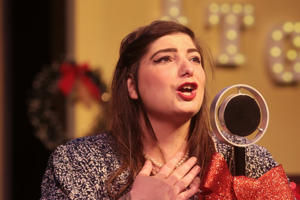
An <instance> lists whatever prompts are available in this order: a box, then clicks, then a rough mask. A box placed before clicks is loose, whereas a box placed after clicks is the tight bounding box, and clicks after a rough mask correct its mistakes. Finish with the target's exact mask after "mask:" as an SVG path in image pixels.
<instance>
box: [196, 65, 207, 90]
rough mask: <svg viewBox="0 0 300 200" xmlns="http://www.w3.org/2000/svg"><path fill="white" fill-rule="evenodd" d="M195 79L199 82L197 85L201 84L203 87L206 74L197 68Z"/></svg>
mask: <svg viewBox="0 0 300 200" xmlns="http://www.w3.org/2000/svg"><path fill="white" fill-rule="evenodd" d="M196 78H197V80H198V82H199V84H201V86H203V87H205V83H206V74H205V72H204V70H203V68H199V69H198V70H197V71H196Z"/></svg>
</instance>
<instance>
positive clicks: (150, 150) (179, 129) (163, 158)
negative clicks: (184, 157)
mask: <svg viewBox="0 0 300 200" xmlns="http://www.w3.org/2000/svg"><path fill="white" fill-rule="evenodd" d="M149 120H150V122H151V126H152V128H153V131H154V134H155V136H156V138H157V141H155V140H153V138H152V137H151V133H150V132H149V130H147V128H146V126H144V123H142V127H143V132H144V139H143V145H144V153H145V154H147V155H148V156H149V157H151V158H153V159H155V160H157V161H158V162H161V163H166V162H168V161H169V160H170V159H171V158H173V157H174V155H175V154H176V153H177V152H180V151H181V152H184V153H185V150H186V145H187V142H186V141H187V136H188V131H189V125H190V120H189V121H185V122H182V123H174V122H171V121H170V120H162V119H161V118H160V119H156V118H153V117H151V116H149ZM142 121H144V120H142Z"/></svg>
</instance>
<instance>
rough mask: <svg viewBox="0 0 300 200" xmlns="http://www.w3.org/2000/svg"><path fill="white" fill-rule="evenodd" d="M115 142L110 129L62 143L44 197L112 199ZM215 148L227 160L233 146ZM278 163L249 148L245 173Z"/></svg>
mask: <svg viewBox="0 0 300 200" xmlns="http://www.w3.org/2000/svg"><path fill="white" fill-rule="evenodd" d="M116 148H117V147H116V146H115V145H114V141H113V139H112V137H111V136H110V135H109V134H107V133H102V134H99V135H97V136H89V137H84V138H78V139H75V140H72V141H70V142H68V143H67V144H65V145H61V146H59V147H58V148H57V149H56V151H55V152H53V154H52V155H51V157H50V159H49V162H48V167H47V169H46V172H45V175H44V178H43V181H42V186H41V192H42V196H41V199H43V200H44V199H53V200H58V199H103V200H104V199H110V198H109V196H108V191H107V187H106V185H105V182H106V180H107V179H108V178H109V176H110V174H111V173H112V172H113V171H114V170H115V169H116V168H118V167H119V166H120V160H119V158H118V157H117V154H116ZM216 150H217V151H218V152H219V153H221V154H223V156H224V158H225V159H226V160H227V161H228V160H229V159H230V158H231V154H232V147H231V146H229V145H226V144H223V143H218V142H217V143H216ZM275 166H277V163H276V162H275V161H274V160H273V158H272V156H271V155H270V153H269V152H268V151H267V150H266V149H265V148H263V147H261V146H257V145H252V146H249V147H247V148H246V176H248V177H252V178H258V177H260V176H261V175H263V174H264V173H266V172H267V171H269V170H270V169H272V168H273V167H275ZM127 177H128V172H124V173H123V174H121V175H120V177H119V178H118V180H117V181H116V183H115V184H114V185H113V188H112V189H113V190H115V191H118V190H119V188H120V186H122V185H123V184H125V183H126V180H127Z"/></svg>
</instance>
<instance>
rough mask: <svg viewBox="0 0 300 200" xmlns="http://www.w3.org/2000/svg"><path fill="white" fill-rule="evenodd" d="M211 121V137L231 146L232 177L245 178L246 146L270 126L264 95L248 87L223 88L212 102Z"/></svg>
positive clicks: (260, 136) (257, 138)
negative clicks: (233, 163)
mask: <svg viewBox="0 0 300 200" xmlns="http://www.w3.org/2000/svg"><path fill="white" fill-rule="evenodd" d="M210 122H211V126H212V132H211V135H212V136H213V137H214V138H216V139H217V140H219V141H221V142H226V143H228V144H230V145H232V146H233V147H234V161H235V170H234V172H233V173H234V175H245V147H246V146H249V145H252V144H254V143H256V142H257V141H258V140H260V139H261V138H262V137H263V135H264V134H265V132H266V129H267V127H268V123H269V110H268V106H267V104H266V101H265V100H264V98H263V96H262V95H261V94H260V93H259V92H258V91H257V90H256V89H254V88H253V87H251V86H249V85H244V84H237V85H232V86H229V87H226V88H224V89H223V90H221V91H220V92H219V93H218V94H217V95H216V96H215V98H214V99H213V101H212V104H211V107H210Z"/></svg>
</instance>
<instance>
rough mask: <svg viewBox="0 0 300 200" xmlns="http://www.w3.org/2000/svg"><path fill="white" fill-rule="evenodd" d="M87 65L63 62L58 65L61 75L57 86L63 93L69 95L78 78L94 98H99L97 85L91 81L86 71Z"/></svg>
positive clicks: (87, 69) (87, 70)
mask: <svg viewBox="0 0 300 200" xmlns="http://www.w3.org/2000/svg"><path fill="white" fill-rule="evenodd" d="M89 71H90V69H89V66H88V65H87V64H82V65H76V64H71V63H63V64H62V65H61V67H60V73H61V75H62V77H61V78H60V80H59V82H58V87H59V89H60V90H61V91H62V93H63V94H64V95H66V96H67V95H69V94H70V92H71V91H72V89H73V87H74V84H75V83H76V80H79V81H80V82H81V83H82V84H83V85H85V87H86V88H87V90H88V91H89V92H90V94H91V95H92V96H93V97H94V98H95V99H96V100H99V99H100V93H99V89H98V87H97V86H96V85H95V84H94V83H93V81H92V80H91V78H89V77H88V76H87V75H86V73H87V72H89Z"/></svg>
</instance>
